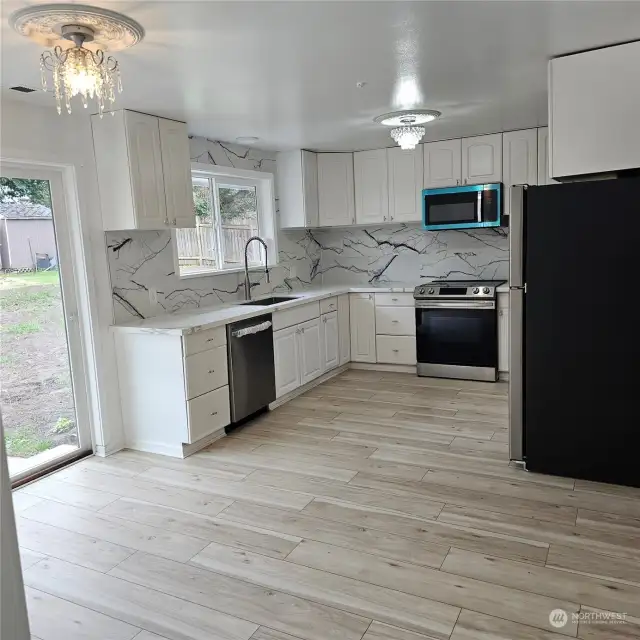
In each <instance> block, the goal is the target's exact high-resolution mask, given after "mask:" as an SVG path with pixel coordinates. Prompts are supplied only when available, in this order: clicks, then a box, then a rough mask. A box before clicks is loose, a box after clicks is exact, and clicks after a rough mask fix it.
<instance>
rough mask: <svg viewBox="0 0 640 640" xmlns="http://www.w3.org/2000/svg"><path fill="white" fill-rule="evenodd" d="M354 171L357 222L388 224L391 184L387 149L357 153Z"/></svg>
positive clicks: (354, 159) (355, 154)
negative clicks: (389, 182)
mask: <svg viewBox="0 0 640 640" xmlns="http://www.w3.org/2000/svg"><path fill="white" fill-rule="evenodd" d="M353 170H354V175H355V195H356V222H357V223H358V224H367V223H375V222H388V220H389V184H388V175H387V174H388V171H387V153H386V149H374V150H373V151H356V152H355V153H354V154H353Z"/></svg>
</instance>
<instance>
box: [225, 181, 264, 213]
mask: <svg viewBox="0 0 640 640" xmlns="http://www.w3.org/2000/svg"><path fill="white" fill-rule="evenodd" d="M218 196H219V198H220V215H221V217H222V219H223V220H233V219H234V218H255V217H256V215H257V203H256V190H255V189H254V188H247V187H230V186H229V187H227V186H224V187H222V186H221V187H219V189H218Z"/></svg>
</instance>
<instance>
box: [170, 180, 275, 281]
mask: <svg viewBox="0 0 640 640" xmlns="http://www.w3.org/2000/svg"><path fill="white" fill-rule="evenodd" d="M249 173H251V174H254V173H257V172H249V171H240V170H233V173H232V170H231V169H229V170H228V172H225V173H208V172H203V171H194V172H193V173H192V182H193V202H194V207H195V212H196V226H195V228H192V229H177V230H176V232H175V238H176V255H177V260H178V269H179V273H180V275H181V276H191V275H203V274H211V273H213V272H221V271H229V270H234V269H244V247H245V245H246V243H247V240H249V238H251V236H261V237H262V238H264V240H265V241H266V242H267V245H268V246H269V256H268V257H269V264H270V265H271V264H275V262H276V259H277V255H276V250H275V249H276V248H275V243H274V236H275V231H274V224H273V223H274V216H273V206H272V200H273V196H272V193H273V191H272V184H273V176H272V175H271V174H266V173H265V174H263V175H264V177H262V176H261V177H259V178H253V177H245V175H240V174H249ZM234 174H237V175H234ZM248 258H249V260H248V262H249V266H250V267H256V266H259V265H263V264H264V248H263V247H262V245H261V244H260V243H259V242H252V243H251V245H250V246H249V253H248Z"/></svg>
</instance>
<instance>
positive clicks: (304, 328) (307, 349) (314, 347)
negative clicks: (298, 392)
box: [297, 318, 322, 384]
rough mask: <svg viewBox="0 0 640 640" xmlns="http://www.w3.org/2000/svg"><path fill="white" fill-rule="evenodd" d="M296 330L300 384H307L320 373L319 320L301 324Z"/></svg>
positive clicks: (320, 338) (320, 337) (315, 319)
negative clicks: (297, 331)
mask: <svg viewBox="0 0 640 640" xmlns="http://www.w3.org/2000/svg"><path fill="white" fill-rule="evenodd" d="M298 329H299V331H300V332H299V333H298V334H297V337H298V357H299V363H300V384H307V382H311V380H314V379H315V378H317V377H318V376H319V375H320V374H321V373H322V356H321V350H320V345H321V340H322V336H321V334H320V318H314V319H313V320H309V321H308V322H303V323H302V324H301V325H298Z"/></svg>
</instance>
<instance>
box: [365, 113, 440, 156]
mask: <svg viewBox="0 0 640 640" xmlns="http://www.w3.org/2000/svg"><path fill="white" fill-rule="evenodd" d="M440 115H441V114H440V112H439V111H433V110H432V109H407V110H406V111H394V112H393V113H385V114H383V115H381V116H378V117H377V118H374V119H373V120H374V122H377V123H378V124H383V125H385V126H387V127H393V129H391V137H392V138H393V139H394V140H395V141H396V142H397V143H398V144H399V145H400V148H401V149H415V148H416V145H417V144H418V143H419V142H420V140H422V136H424V133H425V129H424V127H423V126H422V125H423V124H426V123H427V122H431V121H432V120H435V119H436V118H437V117H439V116H440Z"/></svg>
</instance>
